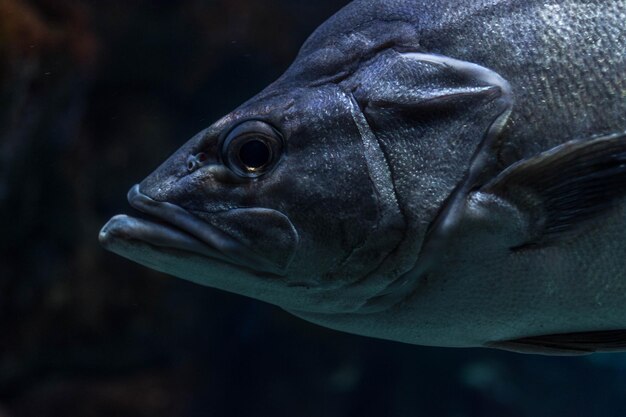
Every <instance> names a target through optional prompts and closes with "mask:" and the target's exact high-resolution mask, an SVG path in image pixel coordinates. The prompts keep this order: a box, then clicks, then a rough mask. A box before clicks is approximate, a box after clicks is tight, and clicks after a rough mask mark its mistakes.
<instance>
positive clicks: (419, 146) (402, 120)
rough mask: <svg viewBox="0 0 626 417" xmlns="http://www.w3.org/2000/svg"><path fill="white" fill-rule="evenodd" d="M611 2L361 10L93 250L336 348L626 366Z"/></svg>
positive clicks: (418, 2)
mask: <svg viewBox="0 0 626 417" xmlns="http://www.w3.org/2000/svg"><path fill="white" fill-rule="evenodd" d="M625 21H626V2H624V1H623V0H602V1H600V0H584V1H583V0H558V1H557V0H547V1H546V0H541V1H538V0H473V1H467V0H437V1H430V0H429V1H426V0H355V1H353V2H352V3H349V4H348V5H347V6H345V7H344V8H343V9H341V10H340V11H338V12H337V13H336V14H335V15H334V16H332V17H331V18H330V19H329V20H327V21H326V22H325V23H324V24H322V25H321V26H320V27H319V28H318V29H317V30H315V31H314V33H313V34H312V35H311V36H310V37H309V38H308V40H307V41H306V42H305V43H304V45H303V46H302V48H301V49H300V51H299V53H298V55H297V57H296V58H295V60H294V62H293V63H292V64H291V66H290V67H289V68H288V69H287V70H286V71H285V72H284V74H283V75H281V76H280V77H279V78H278V79H277V80H276V81H275V82H273V83H272V84H270V85H269V86H268V87H267V88H265V89H264V90H263V91H261V92H260V93H259V94H257V95H256V96H254V97H253V98H251V99H250V100H249V101H247V102H245V103H243V104H242V105H241V106H240V107H238V108H237V109H235V110H234V111H232V112H231V113H229V114H227V115H226V116H224V117H223V118H221V119H220V120H218V121H217V122H215V123H214V124H212V125H211V126H209V127H208V128H206V129H205V130H203V131H201V132H199V133H198V134H197V135H196V136H194V137H193V138H191V139H190V140H189V141H187V142H186V143H185V144H183V145H182V147H181V148H180V149H178V150H177V151H176V152H175V153H174V154H173V155H171V156H170V157H169V158H168V159H167V160H165V162H164V163H163V164H162V165H161V166H160V167H159V168H157V169H156V171H154V172H153V173H152V174H150V175H149V176H148V177H147V178H145V179H144V180H143V181H142V182H141V183H139V184H138V185H135V186H134V187H132V189H131V190H130V192H129V194H128V200H129V202H130V205H131V206H132V207H133V208H134V209H136V210H137V211H138V212H140V213H142V214H140V215H137V216H128V215H117V216H115V217H113V218H112V219H111V220H109V222H108V223H106V225H105V226H104V227H103V228H102V230H101V231H100V235H99V240H100V242H101V244H102V245H103V246H104V248H106V249H108V250H110V251H112V252H114V253H116V254H119V255H121V256H123V257H126V258H128V259H130V260H132V261H134V262H137V263H139V264H142V265H145V266H147V267H149V268H153V269H155V270H158V271H161V272H164V273H166V274H170V275H173V276H176V277H179V278H182V279H185V280H189V281H192V282H194V283H197V284H201V285H204V286H209V287H213V288H216V289H220V290H225V291H229V292H234V293H237V294H241V295H243V296H247V297H251V298H254V299H258V300H261V301H264V302H267V303H271V304H274V305H276V306H279V307H281V308H282V309H284V310H286V311H288V312H290V313H292V314H294V315H296V316H298V317H301V318H303V319H305V320H308V321H310V322H313V323H316V324H319V325H322V326H326V327H329V328H332V329H336V330H340V331H344V332H348V333H353V334H358V335H363V336H369V337H375V338H381V339H387V340H393V341H398V342H404V343H410V344H415V345H428V346H441V347H490V348H498V349H505V350H509V351H514V352H523V353H537V354H548V355H578V354H587V353H591V352H596V351H623V350H626V272H624V271H626V221H625V219H626V199H625V196H626V26H625V25H624V22H625Z"/></svg>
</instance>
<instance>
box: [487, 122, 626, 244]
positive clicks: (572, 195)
mask: <svg viewBox="0 0 626 417" xmlns="http://www.w3.org/2000/svg"><path fill="white" fill-rule="evenodd" d="M479 193H484V194H487V195H491V196H495V197H497V198H498V199H500V200H503V201H506V202H508V203H509V204H511V205H512V206H514V207H516V208H517V209H518V210H520V212H522V213H525V215H526V218H527V219H528V227H529V230H527V233H528V240H527V241H526V242H523V243H522V245H520V246H521V247H526V246H527V245H537V244H543V243H547V242H549V241H552V240H554V239H559V238H561V237H563V236H564V235H567V234H569V233H570V232H572V231H575V230H577V228H578V227H579V226H580V225H582V224H584V223H585V222H586V221H588V220H590V219H592V218H594V217H597V216H599V215H601V214H602V213H604V212H606V211H608V210H610V209H611V208H612V207H614V206H615V203H616V202H617V201H618V200H619V199H621V198H622V197H624V196H625V195H626V134H624V133H619V134H614V135H610V136H604V137H600V138H597V139H593V140H588V141H572V142H568V143H565V144H563V145H561V146H558V147H556V148H554V149H552V150H549V151H547V152H544V153H542V154H540V155H537V156H535V157H533V158H530V159H527V160H523V161H520V162H518V163H517V164H514V165H513V166H511V167H510V168H508V169H506V170H505V171H504V172H502V173H501V174H500V175H499V176H498V177H496V178H495V179H494V180H493V181H492V182H490V183H488V184H487V185H485V186H484V187H482V188H481V189H480V191H479Z"/></svg>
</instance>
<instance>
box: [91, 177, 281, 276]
mask: <svg viewBox="0 0 626 417" xmlns="http://www.w3.org/2000/svg"><path fill="white" fill-rule="evenodd" d="M128 202H129V203H130V205H131V206H132V207H133V208H135V209H136V210H138V211H140V212H141V213H143V214H145V215H147V217H148V218H147V219H144V218H138V217H131V216H127V215H124V214H121V215H117V216H114V217H112V218H111V219H110V220H109V221H108V222H107V223H106V224H105V225H104V226H103V227H102V229H101V231H100V235H99V240H100V243H101V244H102V246H104V248H105V249H107V250H110V251H112V252H115V253H118V254H119V255H122V256H125V257H128V258H131V259H132V256H129V254H128V249H127V247H128V243H144V244H147V245H149V246H150V247H152V248H153V249H155V250H157V251H168V250H174V251H182V252H186V253H191V254H195V255H200V256H202V257H208V258H211V259H212V260H217V261H221V262H227V263H229V264H234V265H236V266H240V267H246V268H250V269H252V270H254V271H263V272H269V273H273V274H280V272H281V271H280V270H279V269H280V268H278V266H277V265H274V264H273V263H271V262H268V261H267V260H266V259H264V258H263V257H261V256H257V255H256V254H254V253H252V252H251V251H250V250H249V249H248V248H247V247H246V246H244V245H242V244H241V243H240V242H239V241H238V240H236V239H234V238H233V237H231V236H230V235H228V234H226V233H225V232H223V231H222V230H220V229H218V228H216V227H215V226H213V225H211V224H209V223H207V222H205V221H203V220H202V219H200V218H198V217H196V216H195V215H193V214H192V213H190V212H188V211H187V210H185V209H184V208H182V207H180V206H177V205H175V204H172V203H168V202H162V201H156V200H154V199H152V198H150V197H149V196H147V195H146V194H144V193H142V192H141V191H140V189H139V185H138V184H137V185H135V186H133V187H132V188H131V189H130V191H129V192H128Z"/></svg>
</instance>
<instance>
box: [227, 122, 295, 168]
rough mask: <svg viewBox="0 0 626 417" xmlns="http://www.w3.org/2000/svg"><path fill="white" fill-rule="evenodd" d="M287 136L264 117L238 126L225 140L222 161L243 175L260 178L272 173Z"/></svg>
mask: <svg viewBox="0 0 626 417" xmlns="http://www.w3.org/2000/svg"><path fill="white" fill-rule="evenodd" d="M282 150H283V139H282V136H281V135H280V133H278V131H277V130H276V129H275V128H274V127H272V126H271V125H269V124H268V123H265V122H263V121H260V120H248V121H246V122H243V123H241V124H239V125H237V126H235V127H234V128H233V129H232V130H231V131H230V132H229V133H228V135H226V138H225V139H224V141H223V142H222V147H221V156H222V162H224V164H226V165H227V166H228V167H229V168H230V169H231V170H232V171H233V172H234V173H236V174H237V175H240V176H242V177H247V178H256V177H260V176H261V175H263V174H266V173H267V172H269V171H270V170H271V169H272V168H274V166H276V163H277V162H278V160H279V159H280V156H281V154H282Z"/></svg>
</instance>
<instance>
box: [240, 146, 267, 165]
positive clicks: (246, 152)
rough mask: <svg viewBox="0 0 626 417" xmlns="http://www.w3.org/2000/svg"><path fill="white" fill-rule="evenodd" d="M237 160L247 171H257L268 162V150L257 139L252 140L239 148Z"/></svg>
mask: <svg viewBox="0 0 626 417" xmlns="http://www.w3.org/2000/svg"><path fill="white" fill-rule="evenodd" d="M239 160H240V161H241V163H242V164H244V165H245V166H246V167H247V168H248V169H259V168H261V167H263V166H264V165H267V163H268V162H269V160H270V148H269V147H268V146H267V144H266V143H265V142H263V141H261V140H259V139H252V140H250V141H248V142H246V143H244V144H243V145H242V146H241V148H239Z"/></svg>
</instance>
